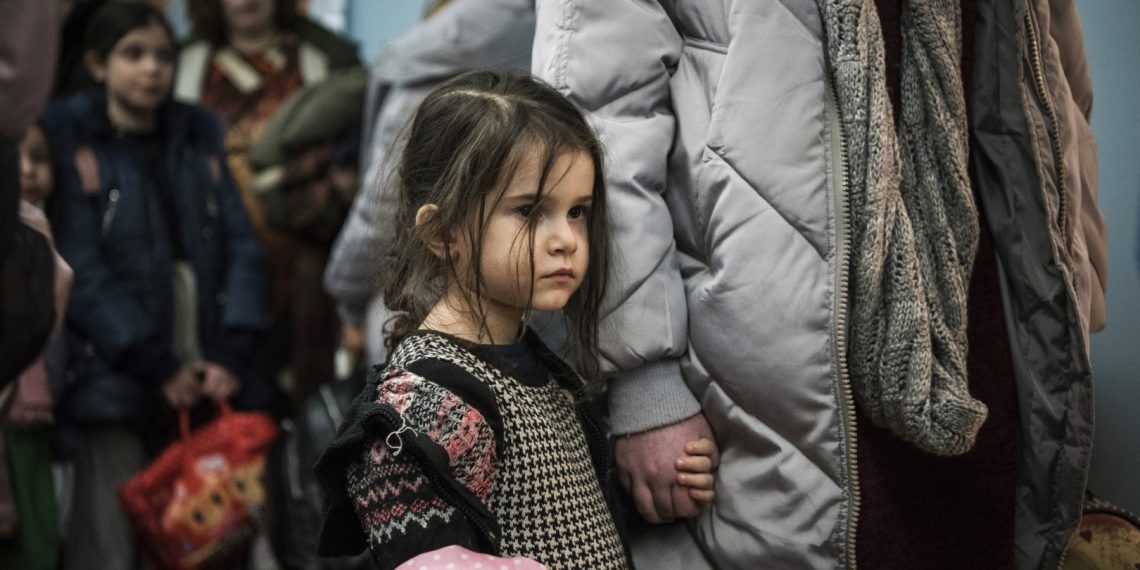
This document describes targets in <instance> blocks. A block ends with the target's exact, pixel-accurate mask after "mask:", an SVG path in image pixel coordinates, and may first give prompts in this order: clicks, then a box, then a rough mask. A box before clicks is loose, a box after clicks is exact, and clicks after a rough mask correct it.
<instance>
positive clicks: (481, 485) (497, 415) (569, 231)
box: [317, 71, 716, 568]
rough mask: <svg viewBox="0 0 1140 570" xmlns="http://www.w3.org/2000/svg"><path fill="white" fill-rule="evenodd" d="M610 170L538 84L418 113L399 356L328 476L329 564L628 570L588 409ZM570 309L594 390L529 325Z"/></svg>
mask: <svg viewBox="0 0 1140 570" xmlns="http://www.w3.org/2000/svg"><path fill="white" fill-rule="evenodd" d="M602 168H603V162H602V151H601V146H600V144H599V142H598V140H597V139H596V138H595V136H594V134H593V132H592V131H591V130H590V128H589V126H588V125H587V123H586V121H585V120H584V119H583V118H582V115H581V114H580V113H579V112H578V111H577V110H576V109H575V108H574V107H573V105H571V104H570V103H569V102H567V101H566V99H564V98H563V97H562V96H561V95H559V94H558V93H557V92H556V91H554V90H553V89H551V88H550V87H549V86H547V85H546V84H544V83H542V82H540V81H538V80H536V79H534V78H532V77H530V76H527V75H522V74H517V73H511V72H498V71H477V72H471V73H467V74H464V75H461V76H459V77H457V78H455V79H453V80H451V81H449V82H447V83H445V84H444V85H442V86H441V87H439V88H437V89H436V90H435V91H433V92H432V93H431V94H430V95H428V97H427V98H426V99H425V100H424V102H423V104H422V105H421V107H420V108H419V110H418V112H417V113H416V115H415V117H414V118H413V120H412V123H411V125H410V127H409V132H408V136H407V142H406V146H405V149H404V151H403V155H402V158H401V161H400V163H399V167H398V177H399V188H400V202H399V212H398V214H397V222H396V228H395V234H396V237H395V242H394V244H393V250H392V253H391V254H390V256H389V258H388V259H387V260H386V265H385V270H384V273H385V280H384V281H385V282H384V292H385V302H386V303H387V305H388V307H389V308H390V309H392V310H393V311H396V312H397V313H398V316H397V317H396V319H395V322H394V324H393V326H392V330H391V331H390V336H389V342H390V343H391V345H392V350H391V356H390V359H389V362H388V366H387V367H386V368H381V367H377V368H375V369H374V370H373V372H372V374H371V377H370V378H369V382H368V385H367V387H366V388H365V391H364V393H363V394H362V395H361V396H360V397H359V398H358V399H357V403H356V407H355V408H354V409H353V410H352V411H351V414H352V415H351V417H349V418H348V419H347V420H346V421H345V423H344V424H343V426H342V428H341V430H340V433H339V434H338V439H337V441H336V442H334V443H333V445H332V446H330V448H329V449H328V450H327V451H326V453H325V454H324V455H323V456H322V457H321V459H320V461H319V462H318V463H317V474H318V478H319V479H320V480H321V483H322V485H323V486H324V488H325V491H326V493H327V494H328V498H329V499H330V508H329V510H328V511H327V518H326V520H325V526H324V529H323V531H322V535H321V546H320V549H321V553H322V555H343V554H349V553H355V552H359V551H360V550H362V549H363V548H364V547H365V546H367V547H369V548H370V549H371V552H372V555H373V558H374V559H375V560H376V562H377V563H378V564H379V565H380V566H381V567H383V568H392V567H394V566H395V565H397V564H400V563H402V562H403V561H405V560H407V559H409V558H412V557H413V556H415V555H417V554H420V553H423V552H427V551H431V550H434V549H439V548H441V547H446V546H448V545H460V546H462V547H465V548H468V549H470V550H475V551H478V552H482V553H486V554H489V555H494V556H504V557H517V556H522V557H526V558H531V559H534V560H536V561H538V562H541V563H542V564H545V565H547V566H549V567H551V568H625V567H627V561H626V557H625V553H624V550H623V546H622V541H621V538H620V536H619V532H618V529H617V525H616V524H615V521H614V517H613V516H612V515H611V512H610V510H609V508H608V503H609V499H611V497H610V495H609V494H608V489H609V488H610V487H609V486H608V485H606V484H604V482H606V481H607V480H608V478H609V473H610V471H611V461H610V456H609V451H608V447H607V442H606V440H605V438H604V435H603V430H602V428H601V426H600V425H599V423H598V421H597V420H596V419H595V418H594V416H593V415H592V413H591V412H590V411H589V410H590V406H589V405H588V404H589V401H590V399H589V397H588V396H589V395H590V394H591V393H592V390H590V389H589V388H590V387H592V386H593V385H594V384H595V382H594V381H596V380H597V379H598V360H597V354H598V352H597V350H598V348H597V344H596V339H597V322H598V307H599V305H600V301H601V299H602V296H603V295H604V293H605V289H606V282H607V278H608V273H609V271H610V259H611V251H610V242H609V233H610V229H609V227H608V218H607V209H606V199H605V185H604V182H603V180H604V178H603V176H602ZM563 309H565V312H566V316H567V320H568V323H569V329H570V334H569V342H570V345H571V346H570V347H569V353H570V354H573V355H575V357H576V360H577V361H578V362H577V364H578V365H579V369H580V370H582V371H583V372H584V374H585V377H586V379H588V380H583V377H582V376H580V375H579V374H577V373H576V372H575V371H574V369H573V368H571V367H570V366H569V365H567V364H566V363H565V362H563V361H562V360H560V359H559V358H558V357H557V356H556V355H555V353H554V352H553V351H551V350H550V349H549V348H547V347H546V346H545V345H544V344H543V343H542V342H541V341H540V340H539V338H538V337H537V335H535V334H534V333H533V332H531V331H529V330H528V327H527V318H528V315H529V314H530V312H531V311H562V310H563ZM686 453H688V454H689V455H685V456H683V457H679V458H678V460H677V463H678V468H679V469H680V470H681V471H682V472H683V473H682V474H681V475H680V476H679V478H678V482H679V483H680V484H682V485H685V486H687V489H688V492H689V493H691V495H692V497H693V498H694V499H696V500H700V501H708V500H711V498H712V475H711V470H712V469H713V467H714V466H715V465H714V464H715V454H716V450H715V446H714V444H713V443H712V442H711V441H709V440H698V441H694V442H690V443H689V445H688V447H687V448H686Z"/></svg>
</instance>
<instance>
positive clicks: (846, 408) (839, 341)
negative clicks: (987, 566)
mask: <svg viewBox="0 0 1140 570" xmlns="http://www.w3.org/2000/svg"><path fill="white" fill-rule="evenodd" d="M827 94H828V98H829V99H830V100H831V109H832V118H831V121H830V122H831V125H832V127H831V131H832V133H831V138H832V141H833V145H834V148H835V149H836V150H838V152H837V153H835V154H836V158H837V160H838V166H839V168H838V172H839V177H840V179H841V180H840V184H839V188H838V189H837V190H841V191H842V192H841V193H838V192H837V194H836V196H835V204H836V209H837V210H838V211H837V212H836V213H837V216H836V219H837V226H836V232H835V244H836V247H835V251H836V259H835V273H836V280H837V281H838V285H837V287H836V311H835V356H836V358H835V361H836V367H837V369H838V370H837V372H838V375H839V378H838V380H839V392H840V397H841V400H842V401H841V402H840V408H841V410H840V413H841V414H842V417H843V427H844V430H845V432H846V434H847V442H846V444H845V445H844V456H845V458H846V463H847V465H846V467H847V469H846V474H847V489H848V491H849V493H850V499H849V503H848V507H847V545H846V546H847V554H846V555H847V566H848V567H849V568H851V569H852V570H854V569H855V568H856V567H857V564H856V560H855V555H856V549H855V543H856V535H857V532H858V523H859V509H860V502H861V500H862V497H861V496H860V491H859V463H858V456H857V453H858V450H857V446H858V442H859V438H858V433H857V430H856V426H855V396H854V394H853V392H852V391H851V378H850V376H849V375H848V370H847V306H848V291H847V290H848V287H849V284H850V283H849V281H850V276H849V272H848V268H847V262H848V257H849V256H848V254H847V250H848V244H847V241H846V238H847V233H848V232H849V228H850V223H851V220H850V212H849V204H847V203H846V200H847V198H848V196H849V191H848V188H847V184H848V181H847V142H846V141H845V140H844V139H843V132H842V130H843V128H842V125H841V124H840V121H839V107H838V106H839V99H838V97H837V96H836V93H835V86H834V84H832V83H831V82H830V81H828V84H827Z"/></svg>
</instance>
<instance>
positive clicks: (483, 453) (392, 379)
mask: <svg viewBox="0 0 1140 570" xmlns="http://www.w3.org/2000/svg"><path fill="white" fill-rule="evenodd" d="M376 401H377V402H378V403H382V404H387V405H389V406H391V407H392V408H393V409H394V410H395V411H396V412H397V413H399V414H400V416H401V417H402V418H404V420H405V421H406V422H407V426H408V427H407V430H405V432H403V433H408V432H409V431H410V430H415V431H416V432H419V433H422V434H425V435H427V436H428V437H429V438H430V439H431V440H432V441H433V442H435V443H436V444H437V445H439V446H440V447H442V448H443V449H444V450H446V452H447V457H448V463H449V465H450V467H451V470H452V473H453V474H454V476H455V478H456V480H458V481H459V482H460V483H462V484H463V485H464V486H465V487H467V488H468V489H469V490H470V491H471V492H472V493H473V494H474V495H475V496H476V497H478V498H480V499H482V500H486V498H487V496H488V495H490V493H491V486H492V484H493V480H492V476H493V474H494V472H495V465H496V456H495V435H494V433H492V431H491V427H490V426H489V425H487V422H486V421H484V419H483V415H482V414H480V413H479V411H478V410H476V409H474V408H472V407H470V406H468V405H467V404H465V403H464V402H463V401H462V400H460V399H459V398H458V397H456V396H455V395H454V394H452V393H451V392H448V391H447V390H444V389H443V388H441V387H440V386H438V385H436V384H433V383H431V382H428V381H426V380H424V379H422V378H420V377H418V376H416V375H415V374H411V373H409V372H407V371H405V370H403V369H400V368H397V367H392V368H389V369H388V370H386V371H385V377H384V379H383V381H381V383H380V385H379V387H378V389H377V393H376ZM404 447H405V446H404V440H403V436H402V435H401V434H396V435H392V436H389V437H388V438H381V439H376V440H375V441H373V442H372V445H371V446H368V447H366V448H365V449H364V453H363V456H362V457H361V458H360V460H359V461H356V462H353V463H351V464H350V465H349V467H348V471H347V473H346V475H347V481H348V494H349V496H350V497H352V498H353V501H354V503H355V507H356V512H357V515H358V516H359V517H360V526H361V528H363V529H364V532H365V534H366V535H367V536H368V542H369V544H370V545H371V546H372V547H377V546H379V545H381V544H384V543H385V542H388V541H390V540H392V538H393V536H399V535H406V534H409V533H412V532H415V531H417V530H419V531H422V530H424V529H428V528H431V527H432V526H433V524H440V523H443V524H447V523H450V522H451V521H452V519H453V517H458V516H462V515H460V514H459V513H458V512H457V511H456V509H455V507H454V506H452V505H450V504H448V503H447V501H445V500H443V498H442V497H440V496H438V495H437V494H436V493H435V491H434V489H433V488H432V487H431V483H430V481H429V480H428V478H427V476H426V475H425V474H424V472H423V469H422V467H421V466H420V465H419V463H417V462H416V461H415V459H414V458H413V457H412V454H411V453H409V452H408V451H407V450H406V449H404Z"/></svg>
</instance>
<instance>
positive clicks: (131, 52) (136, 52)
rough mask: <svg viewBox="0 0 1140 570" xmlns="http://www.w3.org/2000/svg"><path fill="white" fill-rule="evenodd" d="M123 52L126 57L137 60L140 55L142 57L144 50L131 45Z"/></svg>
mask: <svg viewBox="0 0 1140 570" xmlns="http://www.w3.org/2000/svg"><path fill="white" fill-rule="evenodd" d="M122 54H123V57H125V58H127V59H129V60H131V61H134V60H137V59H139V58H140V57H142V50H141V49H139V48H137V47H134V46H131V47H127V48H123V51H122Z"/></svg>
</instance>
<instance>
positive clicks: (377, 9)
mask: <svg viewBox="0 0 1140 570" xmlns="http://www.w3.org/2000/svg"><path fill="white" fill-rule="evenodd" d="M424 4H425V3H424V2H420V1H416V0H348V35H350V36H352V38H353V39H354V40H356V41H357V43H359V44H360V58H361V59H362V60H364V61H365V62H366V63H369V62H371V61H372V60H373V59H375V58H376V56H377V55H379V54H380V48H382V47H383V46H384V43H385V42H387V41H388V40H391V39H395V38H397V37H399V36H400V34H403V33H404V32H405V31H407V30H408V29H409V28H411V27H412V26H414V25H415V24H416V22H419V21H420V18H421V17H422V16H423V8H424Z"/></svg>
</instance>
